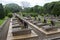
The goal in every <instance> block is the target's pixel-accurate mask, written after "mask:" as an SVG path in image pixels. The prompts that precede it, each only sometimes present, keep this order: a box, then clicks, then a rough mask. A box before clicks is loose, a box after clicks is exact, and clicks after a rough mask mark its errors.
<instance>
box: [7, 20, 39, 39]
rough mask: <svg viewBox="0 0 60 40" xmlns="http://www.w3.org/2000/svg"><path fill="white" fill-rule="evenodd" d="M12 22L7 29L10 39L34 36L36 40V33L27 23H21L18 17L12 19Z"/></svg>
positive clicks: (31, 37)
mask: <svg viewBox="0 0 60 40" xmlns="http://www.w3.org/2000/svg"><path fill="white" fill-rule="evenodd" d="M13 20H14V22H13ZM12 23H13V24H11V27H10V29H9V30H10V31H11V32H9V33H8V38H11V39H12V40H35V38H36V40H37V39H38V35H37V34H36V33H35V32H34V31H33V30H32V29H31V28H29V27H28V26H27V23H25V22H23V23H21V21H18V19H17V20H16V19H12ZM11 29H12V30H11ZM11 34H12V36H11ZM9 35H10V36H9ZM8 38H7V40H8ZM11 39H10V40H11Z"/></svg>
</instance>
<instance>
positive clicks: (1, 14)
mask: <svg viewBox="0 0 60 40" xmlns="http://www.w3.org/2000/svg"><path fill="white" fill-rule="evenodd" d="M4 17H5V13H4V8H3V5H2V4H0V19H3V18H4Z"/></svg>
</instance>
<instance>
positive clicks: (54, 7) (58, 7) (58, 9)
mask: <svg viewBox="0 0 60 40" xmlns="http://www.w3.org/2000/svg"><path fill="white" fill-rule="evenodd" d="M44 13H45V14H50V15H60V1H58V2H51V3H46V4H45V5H44Z"/></svg>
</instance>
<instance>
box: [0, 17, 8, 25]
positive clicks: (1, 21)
mask: <svg viewBox="0 0 60 40" xmlns="http://www.w3.org/2000/svg"><path fill="white" fill-rule="evenodd" d="M7 18H8V17H5V18H4V19H0V25H2V24H3V23H4V21H5V20H6V19H7Z"/></svg>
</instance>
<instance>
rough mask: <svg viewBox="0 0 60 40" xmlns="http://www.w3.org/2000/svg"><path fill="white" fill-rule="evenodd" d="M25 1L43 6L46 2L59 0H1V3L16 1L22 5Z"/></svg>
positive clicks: (32, 4)
mask: <svg viewBox="0 0 60 40" xmlns="http://www.w3.org/2000/svg"><path fill="white" fill-rule="evenodd" d="M23 1H25V2H28V3H30V6H35V5H40V6H43V5H44V4H45V3H49V2H53V1H59V0H0V3H2V4H3V5H5V4H8V3H16V4H18V5H20V6H21V5H22V4H21V2H23Z"/></svg>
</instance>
